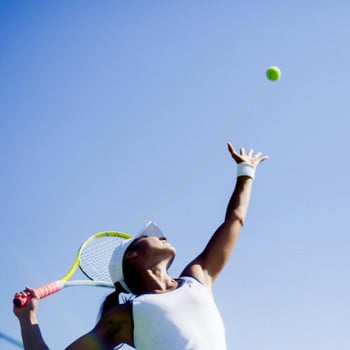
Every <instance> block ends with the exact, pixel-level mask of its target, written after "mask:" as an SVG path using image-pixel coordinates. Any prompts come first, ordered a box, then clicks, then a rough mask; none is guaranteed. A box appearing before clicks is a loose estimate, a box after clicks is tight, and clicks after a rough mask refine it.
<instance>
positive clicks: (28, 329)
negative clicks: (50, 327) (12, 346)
mask: <svg viewBox="0 0 350 350" xmlns="http://www.w3.org/2000/svg"><path fill="white" fill-rule="evenodd" d="M18 294H19V295H20V294H31V295H32V296H33V298H32V299H31V300H30V301H29V303H28V304H27V305H26V306H25V307H24V308H17V307H15V306H14V308H13V312H14V314H15V315H16V316H17V318H18V320H19V324H20V326H21V334H22V340H23V345H24V349H25V350H48V349H49V347H48V346H47V345H46V343H45V341H44V339H43V337H42V335H41V331H40V327H39V322H38V319H37V316H36V311H37V308H38V302H39V298H38V296H37V295H35V293H34V290H33V289H31V288H26V289H25V291H23V292H21V293H18Z"/></svg>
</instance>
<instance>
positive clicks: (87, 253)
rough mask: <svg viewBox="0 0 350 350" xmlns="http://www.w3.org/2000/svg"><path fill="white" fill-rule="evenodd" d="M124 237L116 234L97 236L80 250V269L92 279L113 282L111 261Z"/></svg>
mask: <svg viewBox="0 0 350 350" xmlns="http://www.w3.org/2000/svg"><path fill="white" fill-rule="evenodd" d="M122 240H123V238H120V237H116V236H104V237H95V238H93V239H91V240H89V241H88V242H87V243H86V244H85V246H84V247H83V248H82V250H81V252H80V266H79V267H80V269H81V270H82V272H83V273H84V274H85V275H86V276H87V277H88V278H90V279H91V280H95V281H102V282H107V283H112V281H111V278H110V276H109V268H108V265H109V262H110V260H111V257H112V254H113V251H114V249H115V248H116V247H117V246H118V245H119V244H120V242H121V241H122Z"/></svg>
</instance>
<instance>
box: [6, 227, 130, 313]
mask: <svg viewBox="0 0 350 350" xmlns="http://www.w3.org/2000/svg"><path fill="white" fill-rule="evenodd" d="M130 238H132V236H130V235H128V234H126V233H123V232H115V231H105V232H99V233H96V234H94V235H93V236H91V237H89V238H88V239H87V240H86V241H85V242H84V243H83V244H82V245H81V247H80V248H79V250H78V253H77V254H76V256H75V259H74V262H73V265H72V267H71V268H70V270H69V271H68V272H67V274H66V275H64V276H63V277H62V278H60V279H59V280H57V281H54V282H51V283H49V284H46V285H44V286H42V287H40V288H37V289H35V292H36V293H37V295H38V296H39V298H40V299H42V298H45V297H47V296H49V295H52V294H54V293H57V292H59V291H60V290H62V289H63V288H65V287H70V286H95V287H108V288H114V285H113V283H112V280H111V278H110V276H109V269H108V265H109V262H110V260H111V257H112V254H113V251H114V249H115V248H116V247H117V246H118V245H119V244H120V243H121V241H122V240H125V239H130ZM78 267H79V268H80V270H81V271H82V272H83V273H84V274H85V276H86V277H88V278H89V280H73V281H70V279H71V277H72V276H73V275H74V273H75V271H76V270H77V268H78ZM31 298H32V296H31V295H23V293H21V294H19V293H17V294H16V295H15V297H14V299H13V303H14V305H15V306H16V307H19V308H21V307H24V306H25V305H26V304H27V303H28V302H29V300H30V299H31Z"/></svg>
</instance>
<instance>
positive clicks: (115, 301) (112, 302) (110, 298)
mask: <svg viewBox="0 0 350 350" xmlns="http://www.w3.org/2000/svg"><path fill="white" fill-rule="evenodd" d="M114 286H115V290H114V292H112V293H111V294H109V295H107V296H106V298H105V300H104V302H103V303H102V305H101V308H100V312H99V318H101V317H102V316H103V315H104V314H105V313H106V312H107V311H108V310H110V309H111V308H112V307H114V306H116V305H119V304H120V303H119V294H120V293H126V291H125V290H124V288H123V287H122V285H121V284H120V283H119V282H117V283H115V284H114Z"/></svg>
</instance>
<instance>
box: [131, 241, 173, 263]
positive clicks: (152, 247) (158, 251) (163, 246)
mask: <svg viewBox="0 0 350 350" xmlns="http://www.w3.org/2000/svg"><path fill="white" fill-rule="evenodd" d="M127 251H129V252H132V251H134V252H136V253H137V255H139V256H140V257H143V258H145V259H169V258H170V259H171V260H172V259H174V257H175V254H176V249H175V248H174V247H173V246H172V245H171V244H170V243H169V242H168V241H167V239H166V237H155V236H141V237H138V238H136V239H135V240H134V242H132V243H131V245H130V247H129V248H128V250H127Z"/></svg>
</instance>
